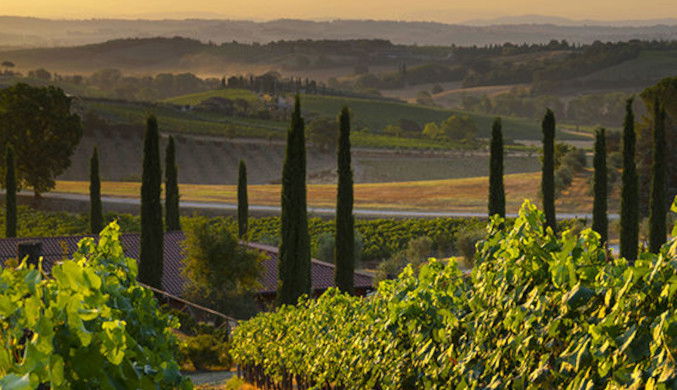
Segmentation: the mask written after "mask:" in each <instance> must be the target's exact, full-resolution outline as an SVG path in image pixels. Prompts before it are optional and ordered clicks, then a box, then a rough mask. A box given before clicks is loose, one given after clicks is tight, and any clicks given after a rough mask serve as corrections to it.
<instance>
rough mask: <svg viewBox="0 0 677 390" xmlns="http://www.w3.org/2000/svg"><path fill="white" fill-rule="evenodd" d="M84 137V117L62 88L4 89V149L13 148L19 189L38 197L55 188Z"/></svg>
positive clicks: (0, 125) (0, 130)
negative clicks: (32, 192)
mask: <svg viewBox="0 0 677 390" xmlns="http://www.w3.org/2000/svg"><path fill="white" fill-rule="evenodd" d="M81 137H82V125H81V123H80V117H79V116H78V115H76V114H73V113H71V98H70V97H67V96H66V95H65V94H64V92H63V91H62V90H61V89H59V88H56V87H52V86H50V87H31V86H29V85H27V84H21V83H20V84H16V85H14V86H12V87H9V88H5V89H2V90H0V145H1V146H2V147H1V148H0V150H2V151H3V152H4V151H5V148H6V146H7V145H9V144H11V145H13V147H14V153H15V158H16V179H17V185H18V186H19V187H23V188H25V187H30V188H32V189H33V191H34V193H35V195H36V196H39V195H40V194H41V193H43V192H46V191H49V190H50V189H52V188H54V185H55V182H54V178H55V177H57V176H58V175H60V174H61V173H63V172H64V171H65V170H66V169H67V168H68V167H69V166H70V164H71V160H70V158H71V156H72V155H73V152H74V151H75V147H76V146H77V145H78V143H79V142H80V138H81Z"/></svg>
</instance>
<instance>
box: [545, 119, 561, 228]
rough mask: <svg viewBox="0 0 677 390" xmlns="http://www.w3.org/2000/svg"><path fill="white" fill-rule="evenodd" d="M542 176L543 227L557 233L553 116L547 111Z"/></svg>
mask: <svg viewBox="0 0 677 390" xmlns="http://www.w3.org/2000/svg"><path fill="white" fill-rule="evenodd" d="M542 129H543V174H542V176H541V195H542V197H543V211H544V212H545V226H546V227H550V228H551V229H552V231H553V232H555V231H557V220H556V217H555V114H553V112H552V110H550V109H548V110H547V111H546V113H545V117H543V123H542Z"/></svg>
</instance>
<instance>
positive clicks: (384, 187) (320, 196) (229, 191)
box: [54, 172, 615, 213]
mask: <svg viewBox="0 0 677 390" xmlns="http://www.w3.org/2000/svg"><path fill="white" fill-rule="evenodd" d="M539 186H540V173H538V172H534V173H518V174H510V175H505V189H506V207H507V212H508V213H516V212H517V210H518V209H519V206H520V205H521V204H522V202H523V201H524V199H538V191H539V188H540V187H539ZM588 188H589V187H588V177H579V178H576V179H575V181H574V184H573V185H572V187H571V188H570V189H569V190H567V191H565V192H564V193H563V194H562V196H561V197H560V198H559V199H558V201H557V207H558V210H559V211H561V212H566V213H589V212H590V211H591V210H592V196H591V195H590V194H589V191H588ZM487 190H488V178H487V177H473V178H462V179H448V180H429V181H410V182H397V183H369V184H355V207H356V208H359V209H376V210H419V211H448V212H452V211H454V212H478V213H483V212H485V211H486V205H487ZM54 191H55V192H59V193H66V194H87V193H88V191H89V183H88V182H85V181H58V182H57V185H56V189H55V190H54ZM248 191H249V204H250V205H265V206H277V205H279V204H280V186H279V185H277V184H264V185H251V186H249V188H248ZM180 192H181V199H182V200H184V201H196V202H223V203H235V202H236V201H237V188H236V186H234V185H203V184H183V185H180ZM102 193H103V195H104V196H116V197H138V196H139V193H140V183H138V182H103V183H102ZM335 202H336V186H335V185H334V184H309V185H308V203H309V205H310V206H311V207H334V206H335V204H336V203H335ZM614 207H615V203H614V201H613V200H612V202H611V207H610V208H611V210H614Z"/></svg>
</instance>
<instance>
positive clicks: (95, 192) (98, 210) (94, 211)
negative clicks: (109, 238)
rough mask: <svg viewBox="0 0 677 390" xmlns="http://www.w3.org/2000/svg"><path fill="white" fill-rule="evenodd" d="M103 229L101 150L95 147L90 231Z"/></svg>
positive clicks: (92, 166) (91, 183)
mask: <svg viewBox="0 0 677 390" xmlns="http://www.w3.org/2000/svg"><path fill="white" fill-rule="evenodd" d="M101 229H103V206H102V205H101V179H100V178H99V152H98V151H97V148H96V147H94V152H92V158H91V160H89V231H90V233H93V234H99V232H100V231H101Z"/></svg>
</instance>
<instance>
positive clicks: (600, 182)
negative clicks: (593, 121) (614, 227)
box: [592, 128, 609, 243]
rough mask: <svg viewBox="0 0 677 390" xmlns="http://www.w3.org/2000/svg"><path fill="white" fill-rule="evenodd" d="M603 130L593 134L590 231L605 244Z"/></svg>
mask: <svg viewBox="0 0 677 390" xmlns="http://www.w3.org/2000/svg"><path fill="white" fill-rule="evenodd" d="M605 133H606V132H605V130H604V129H603V128H600V129H597V131H596V132H595V157H594V161H593V165H594V168H595V176H594V178H593V180H594V181H593V194H594V200H593V203H592V230H594V231H596V232H597V233H599V235H600V236H601V239H602V243H606V242H607V238H608V234H609V219H608V216H607V197H608V194H607V170H606V134H605Z"/></svg>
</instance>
